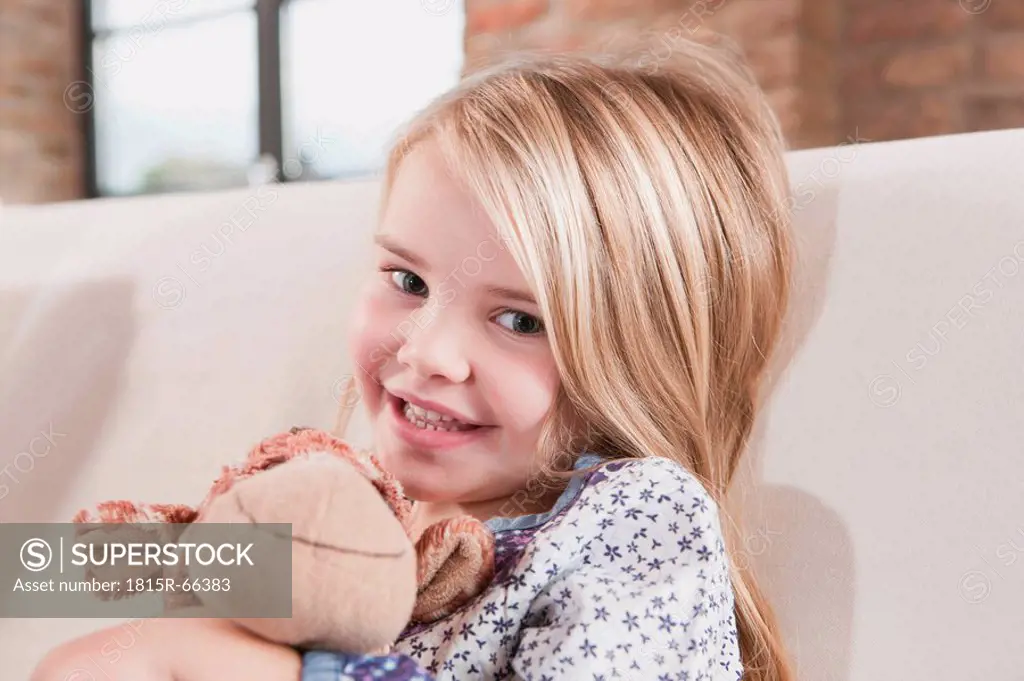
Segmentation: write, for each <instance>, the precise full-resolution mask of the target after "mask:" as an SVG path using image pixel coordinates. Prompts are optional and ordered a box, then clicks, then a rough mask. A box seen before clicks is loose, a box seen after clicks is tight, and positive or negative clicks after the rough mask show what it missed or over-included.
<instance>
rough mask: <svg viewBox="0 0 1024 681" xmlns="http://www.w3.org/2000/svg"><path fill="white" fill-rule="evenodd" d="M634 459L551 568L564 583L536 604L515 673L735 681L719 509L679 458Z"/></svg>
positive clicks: (605, 680) (546, 680)
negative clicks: (563, 558)
mask: <svg viewBox="0 0 1024 681" xmlns="http://www.w3.org/2000/svg"><path fill="white" fill-rule="evenodd" d="M625 465H626V466H628V468H623V469H622V470H620V471H619V472H618V474H616V475H614V476H609V477H608V479H607V480H606V484H605V485H604V489H603V492H602V493H601V494H600V495H597V497H596V498H595V500H594V501H593V503H592V504H591V507H590V508H588V509H585V511H584V512H585V513H586V517H587V519H586V520H584V519H580V520H579V522H577V523H576V527H575V528H574V529H575V531H576V532H577V536H575V537H568V538H567V540H566V541H565V542H564V546H563V547H562V548H563V549H564V550H565V553H566V554H568V558H567V559H566V562H565V563H562V564H561V565H559V563H558V560H557V558H549V559H548V560H547V564H546V565H544V566H543V567H544V568H545V569H547V570H549V571H550V574H552V575H553V576H554V578H553V580H552V581H551V582H550V583H549V584H548V585H547V586H546V587H545V588H544V589H543V590H542V591H541V592H540V593H539V594H538V596H537V597H536V598H535V599H534V601H533V603H532V604H531V607H530V609H529V612H528V618H527V622H526V624H525V625H524V630H523V635H522V638H521V640H520V642H519V646H518V648H517V650H516V653H515V655H514V656H513V659H512V661H511V662H512V671H513V678H516V679H521V680H522V681H554V680H555V679H565V678H572V679H580V680H581V681H612V680H613V679H614V680H616V681H633V680H634V679H635V680H636V681H640V680H641V679H643V680H644V681H648V680H658V681H662V680H676V679H679V680H683V681H737V680H738V679H740V678H741V676H742V673H743V669H742V665H741V662H740V656H739V645H738V637H737V631H736V624H735V614H734V595H733V591H732V586H731V581H730V578H729V572H728V558H727V556H726V553H725V545H724V542H723V540H722V533H721V526H720V524H719V519H718V509H717V507H716V506H715V504H714V502H713V500H712V499H711V498H710V496H709V495H708V494H707V492H706V490H705V489H704V487H703V485H701V484H700V483H699V482H698V481H697V480H696V478H694V477H692V476H691V475H690V474H689V473H688V472H686V471H685V470H684V469H682V468H681V467H679V466H677V465H676V464H674V463H672V462H669V461H667V460H663V461H639V462H630V463H629V464H625ZM587 523H593V525H592V526H589V527H588V525H587ZM556 548H557V547H556Z"/></svg>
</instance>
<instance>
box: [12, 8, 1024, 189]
mask: <svg viewBox="0 0 1024 681" xmlns="http://www.w3.org/2000/svg"><path fill="white" fill-rule="evenodd" d="M139 1H140V2H142V1H145V0H139ZM465 5H466V38H465V47H466V70H467V71H468V70H471V69H472V68H473V66H474V65H475V64H476V63H478V62H479V61H480V60H481V59H484V58H490V57H491V56H493V55H494V54H495V53H498V52H503V51H506V50H518V49H545V48H553V49H573V48H587V49H601V48H604V49H609V50H614V49H615V47H616V44H617V43H619V44H623V43H624V42H625V41H626V40H627V39H628V36H631V35H633V34H641V35H643V36H645V37H646V38H647V39H648V40H649V41H650V44H651V45H652V48H651V59H653V60H657V59H658V54H659V53H664V51H665V50H669V49H671V45H672V41H673V40H675V39H677V38H678V37H698V38H699V37H701V36H708V35H710V34H711V33H712V32H720V33H722V34H725V35H727V36H729V37H731V38H732V39H734V40H735V41H736V42H737V43H738V44H739V45H740V46H741V47H742V48H743V49H744V50H745V51H746V53H747V57H748V59H749V61H750V63H751V66H752V68H753V69H754V72H755V73H756V74H757V76H758V78H759V80H760V82H761V84H762V86H763V87H764V89H765V90H766V92H767V93H768V96H769V98H770V99H771V102H772V104H773V106H774V107H775V109H776V111H777V112H778V114H779V117H780V119H781V120H782V123H783V126H784V128H785V130H786V133H787V135H788V137H789V140H790V145H791V146H792V147H793V148H803V147H811V146H822V145H829V144H835V143H839V142H842V141H843V140H845V139H847V138H850V137H853V136H857V137H858V138H859V139H861V140H888V139H901V138H908V137H920V136H925V135H937V134H944V133H957V132H969V131H976V130H989V129H996V128H1008V127H1018V126H1022V125H1024V0H899V1H898V2H896V1H894V0H465ZM78 7H79V3H78V2H76V1H75V0H0V197H2V198H3V200H4V201H6V202H8V203H27V202H42V201H54V200H62V199H70V198H76V197H79V196H82V194H83V192H84V181H83V177H84V173H83V170H82V169H83V146H84V145H83V142H82V140H83V135H82V120H81V119H82V117H81V116H80V115H78V114H76V113H75V112H74V111H73V110H78V109H80V108H81V107H82V106H83V104H86V103H87V102H86V101H83V97H85V95H86V93H85V92H84V91H82V90H81V88H79V90H76V89H75V87H74V86H73V85H72V84H74V83H75V82H76V81H78V80H79V79H80V78H81V76H80V73H79V64H78V63H77V58H78V55H79V53H80V50H79V45H78V33H79V26H78V23H79V16H78V11H77V8H78ZM69 86H71V89H70V90H69V89H68V88H69Z"/></svg>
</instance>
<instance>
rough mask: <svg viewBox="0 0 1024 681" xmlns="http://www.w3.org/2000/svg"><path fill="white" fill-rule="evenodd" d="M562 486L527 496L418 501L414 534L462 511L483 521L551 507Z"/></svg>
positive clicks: (414, 512) (418, 533)
mask: <svg viewBox="0 0 1024 681" xmlns="http://www.w3.org/2000/svg"><path fill="white" fill-rule="evenodd" d="M561 492H562V490H560V489H552V490H547V491H545V492H542V493H540V494H537V493H534V494H533V495H532V496H526V497H525V498H524V495H523V494H522V493H519V494H517V495H511V496H508V497H502V498H498V499H489V500H486V501H474V502H466V503H454V502H429V501H418V502H416V503H415V504H414V506H413V537H414V538H416V539H418V538H419V536H420V535H421V534H422V533H423V531H424V530H426V529H427V528H428V527H430V526H431V525H433V524H434V523H437V522H440V521H442V520H447V519H448V518H454V517H457V516H461V515H471V516H473V517H474V518H476V519H477V520H479V521H480V522H487V521H488V520H491V519H492V518H515V517H518V516H524V515H533V514H535V513H544V512H546V511H550V510H551V508H552V507H553V506H554V505H555V502H556V501H557V500H558V497H559V496H560V495H561Z"/></svg>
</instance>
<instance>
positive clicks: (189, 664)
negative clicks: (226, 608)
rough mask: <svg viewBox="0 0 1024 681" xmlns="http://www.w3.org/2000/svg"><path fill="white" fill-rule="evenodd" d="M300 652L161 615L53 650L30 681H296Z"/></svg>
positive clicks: (216, 622)
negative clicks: (230, 680) (96, 680)
mask: <svg viewBox="0 0 1024 681" xmlns="http://www.w3.org/2000/svg"><path fill="white" fill-rule="evenodd" d="M300 677H301V659H300V656H299V653H298V652H296V651H295V650H294V649H292V648H289V647H287V646H282V645H278V644H275V643H270V642H268V641H264V640H262V639H260V638H257V637H256V636H253V635H252V634H250V633H248V632H247V631H245V630H244V629H242V628H241V627H238V626H236V625H234V624H232V623H231V622H230V621H228V620H222V619H212V618H202V619H179V618H177V617H173V618H159V619H146V620H138V621H134V622H132V623H131V624H130V626H129V625H120V626H116V627H110V628H108V629H103V630H101V631H98V632H95V633H93V634H89V635H87V636H83V637H82V638H79V639H75V640H73V641H70V642H68V643H65V644H63V645H61V646H59V647H57V648H55V649H54V650H52V651H51V652H50V653H49V654H48V655H47V656H46V657H45V658H44V659H43V660H42V662H40V663H39V665H38V666H37V667H36V669H35V671H34V672H33V673H32V677H31V679H30V681H86V680H87V679H104V681H223V680H224V679H245V680H246V681H299V680H300Z"/></svg>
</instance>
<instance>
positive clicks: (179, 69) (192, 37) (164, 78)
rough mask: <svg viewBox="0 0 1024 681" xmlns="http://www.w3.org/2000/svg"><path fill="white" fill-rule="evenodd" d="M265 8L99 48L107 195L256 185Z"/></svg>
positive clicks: (99, 124) (97, 83) (101, 181)
mask: <svg viewBox="0 0 1024 681" xmlns="http://www.w3.org/2000/svg"><path fill="white" fill-rule="evenodd" d="M256 45H257V43H256V13H255V12H241V13H238V14H234V15H229V16H226V17H223V18H219V19H210V20H204V21H201V22H197V23H194V24H187V25H183V26H179V27H168V28H165V29H163V30H161V31H159V32H157V33H154V34H152V35H150V36H148V37H147V39H146V41H145V42H143V43H141V44H139V43H137V42H135V41H133V40H132V39H131V38H130V37H128V36H127V35H125V34H113V35H111V36H110V37H109V38H107V39H98V40H97V41H96V42H95V43H94V46H93V53H94V54H93V64H94V71H93V81H94V92H95V96H96V111H95V115H96V119H95V120H96V165H97V168H96V171H97V183H98V185H99V189H100V193H101V194H134V193H148V192H158V191H172V190H185V189H211V188H219V187H229V186H240V185H245V184H246V183H247V178H246V173H247V171H248V170H249V168H250V167H251V165H252V164H253V162H254V161H255V160H256V158H257V156H258V151H259V132H258V104H257V103H258V96H257V56H256V54H257V47H256Z"/></svg>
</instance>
